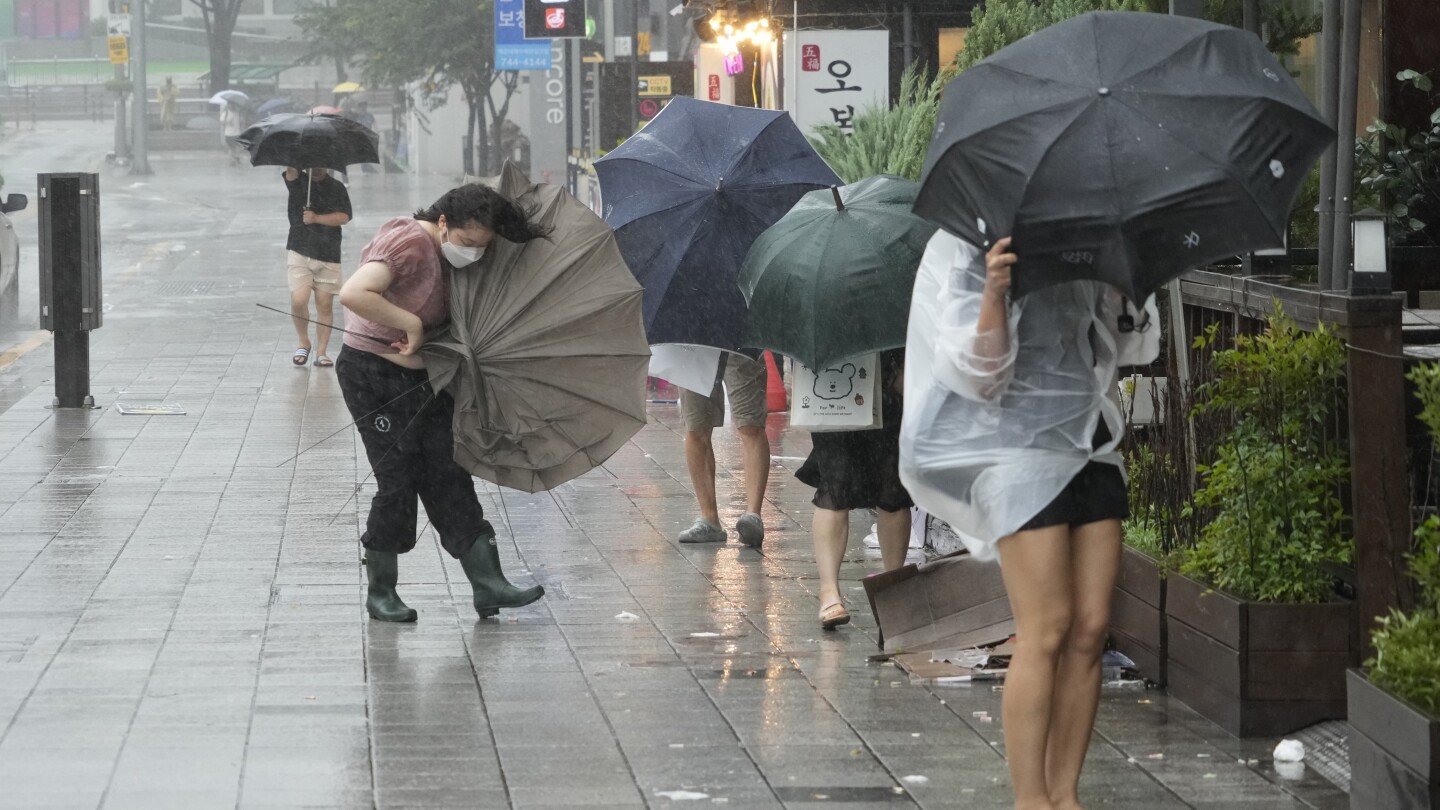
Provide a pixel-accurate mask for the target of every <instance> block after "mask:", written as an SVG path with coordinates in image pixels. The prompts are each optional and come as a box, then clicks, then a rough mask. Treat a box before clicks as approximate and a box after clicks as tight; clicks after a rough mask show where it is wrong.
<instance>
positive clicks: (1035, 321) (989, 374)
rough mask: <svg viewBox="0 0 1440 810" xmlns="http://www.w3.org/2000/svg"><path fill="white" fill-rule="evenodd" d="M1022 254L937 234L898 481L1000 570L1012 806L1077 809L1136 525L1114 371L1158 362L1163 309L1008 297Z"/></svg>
mask: <svg viewBox="0 0 1440 810" xmlns="http://www.w3.org/2000/svg"><path fill="white" fill-rule="evenodd" d="M1009 245H1010V240H1009V239H1008V238H1006V239H1001V240H999V241H998V242H996V243H995V245H994V246H993V247H991V248H990V250H989V252H988V253H987V254H982V253H981V252H980V249H979V248H976V247H975V246H973V245H970V244H968V243H966V242H963V241H962V240H960V239H958V238H957V237H955V236H952V235H950V234H948V233H946V232H945V231H940V232H938V233H936V234H935V236H934V237H933V238H932V239H931V240H930V244H929V246H928V247H927V249H926V252H925V256H924V258H923V259H922V261H921V264H920V270H919V274H918V275H917V277H916V281H915V293H914V298H913V300H912V304H911V310H910V324H909V334H908V340H907V357H906V367H905V417H904V422H903V425H902V427H901V434H900V475H901V480H902V481H904V483H905V486H906V488H907V489H908V490H909V492H910V493H911V495H912V496H913V497H914V499H915V502H916V503H917V504H918V505H919V506H921V507H922V508H924V509H926V510H927V511H929V512H930V513H931V514H934V515H937V516H939V517H940V518H941V519H943V520H945V521H947V522H948V523H949V524H950V525H951V526H952V527H954V528H955V529H956V530H958V532H959V533H960V536H961V538H962V539H963V540H964V542H965V544H966V546H967V547H968V548H969V550H970V552H971V554H972V555H974V556H975V557H976V558H977V559H994V558H996V557H997V556H998V558H999V560H1000V563H1001V570H1002V573H1003V577H1004V581H1005V587H1006V590H1007V592H1008V594H1009V598H1010V604H1011V608H1012V610H1013V611H1014V614H1015V622H1016V628H1017V632H1016V645H1017V647H1016V652H1015V655H1014V657H1013V659H1012V661H1011V667H1010V671H1009V674H1008V675H1007V677H1006V686H1005V695H1004V704H1003V711H1004V723H1005V739H1006V746H1005V747H1006V754H1007V757H1008V759H1009V764H1010V772H1011V777H1012V780H1013V782H1014V788H1015V799H1016V807H1017V808H1020V807H1034V808H1045V809H1046V810H1048V809H1049V808H1077V807H1079V806H1080V805H1079V802H1078V798H1077V786H1078V783H1079V778H1080V768H1081V765H1082V764H1083V762H1084V758H1085V750H1086V748H1087V746H1088V744H1089V739H1090V732H1091V728H1092V726H1093V724H1094V718H1095V709H1096V705H1097V703H1098V701H1099V695H1100V656H1101V653H1102V651H1103V647H1104V641H1105V635H1106V627H1107V625H1108V623H1109V614H1110V597H1111V591H1112V590H1113V588H1114V584H1115V577H1116V572H1117V570H1118V567H1119V559H1120V539H1121V538H1120V521H1121V520H1123V519H1124V518H1126V517H1128V516H1129V508H1128V502H1127V498H1126V488H1125V481H1124V477H1123V474H1122V472H1121V458H1120V454H1119V452H1118V451H1117V450H1116V449H1115V448H1116V446H1117V445H1118V444H1119V441H1120V438H1121V437H1122V435H1123V424H1122V420H1121V416H1120V408H1119V405H1118V403H1117V402H1116V400H1115V397H1116V395H1117V389H1116V381H1117V375H1118V369H1119V367H1120V366H1122V365H1139V364H1144V363H1148V362H1150V361H1152V360H1153V359H1154V358H1155V357H1156V356H1157V354H1158V352H1159V333H1160V329H1159V328H1158V326H1155V327H1154V328H1151V327H1152V325H1157V324H1158V323H1159V317H1158V313H1157V312H1156V310H1155V304H1154V302H1153V299H1152V300H1151V301H1149V302H1147V303H1146V305H1145V307H1144V308H1143V311H1140V312H1136V311H1134V310H1135V308H1134V305H1133V304H1130V303H1129V302H1126V301H1125V300H1124V299H1123V298H1122V296H1121V294H1120V293H1119V292H1118V291H1117V290H1115V289H1114V288H1113V287H1110V286H1109V285H1106V284H1102V283H1100V282H1095V281H1076V282H1071V283H1067V284H1061V285H1057V286H1053V287H1047V288H1043V289H1040V290H1037V291H1035V292H1033V293H1031V294H1029V295H1026V296H1024V297H1021V298H1017V299H1015V300H1009V296H1008V293H1009V287H1010V271H1011V266H1012V265H1014V264H1015V263H1016V261H1017V259H1016V256H1015V254H1013V253H1010V252H1008V251H1009ZM1020 263H1021V265H1022V268H1021V269H1020V270H1019V272H1024V270H1023V259H1022V260H1020ZM1125 316H1128V318H1129V319H1132V320H1133V322H1134V329H1133V330H1132V331H1121V327H1120V324H1121V322H1122V320H1126V318H1125Z"/></svg>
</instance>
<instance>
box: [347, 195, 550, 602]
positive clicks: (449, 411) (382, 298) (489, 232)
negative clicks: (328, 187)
mask: <svg viewBox="0 0 1440 810" xmlns="http://www.w3.org/2000/svg"><path fill="white" fill-rule="evenodd" d="M546 233H547V230H546V229H545V228H542V227H540V226H537V225H535V224H533V223H531V222H530V221H529V217H528V215H527V212H526V211H525V210H524V209H523V208H521V207H520V206H519V205H517V204H516V203H515V202H513V201H511V200H510V199H509V198H507V197H505V196H504V195H502V194H500V193H499V192H498V191H496V190H494V189H492V188H489V187H486V186H482V185H479V184H470V185H464V186H460V187H459V188H455V189H451V190H450V191H448V192H446V193H445V194H444V195H442V196H441V197H440V199H438V200H436V201H435V202H434V204H432V205H430V206H428V207H426V208H424V209H422V210H420V211H417V212H416V213H415V214H414V216H413V217H400V218H396V219H392V220H390V221H389V222H386V223H385V224H383V225H381V226H380V229H379V231H377V232H376V234H375V237H374V238H373V239H371V240H370V243H369V244H367V245H366V246H365V248H364V250H363V251H362V252H361V254H360V269H358V270H356V271H355V273H354V274H353V275H351V276H350V278H349V279H347V280H346V281H345V284H344V286H342V287H341V288H340V303H341V304H342V305H344V307H345V308H346V309H347V310H348V311H349V316H348V317H347V318H346V325H347V327H348V329H347V331H346V333H345V339H344V346H343V348H342V349H341V352H340V357H339V360H338V361H337V363H336V374H337V377H338V378H339V381H340V391H341V393H342V394H343V395H344V397H345V404H346V406H347V407H348V408H349V409H350V413H351V415H353V416H354V417H355V419H356V426H357V427H358V428H359V430H360V438H361V440H362V441H363V442H364V444H365V454H366V456H367V457H369V459H370V467H371V469H373V470H374V473H375V482H376V485H377V487H378V491H377V492H376V493H375V497H374V499H373V500H372V501H371V504H370V515H369V518H368V519H367V521H366V526H365V534H364V535H363V536H362V537H361V544H362V545H363V546H364V547H365V559H366V573H367V577H368V580H369V588H368V591H367V595H366V601H365V607H366V609H367V610H368V611H369V613H370V616H371V617H372V618H375V619H377V620H380V621H387V622H412V621H415V619H416V613H415V611H414V610H413V609H411V608H409V607H408V606H406V604H405V603H404V601H402V600H401V598H400V596H399V594H398V593H396V584H397V582H398V580H399V555H401V554H403V553H405V552H407V551H409V550H410V549H412V548H414V547H415V541H416V535H415V521H416V517H417V504H416V498H417V497H418V498H419V499H420V500H421V501H423V502H424V503H425V513H426V515H427V516H428V517H429V519H430V523H431V524H432V525H434V527H435V530H436V531H437V532H438V533H439V535H440V543H441V545H442V546H443V547H444V548H445V550H446V551H447V552H449V554H450V555H451V556H453V557H455V558H456V559H458V560H459V561H460V564H461V566H462V567H463V568H464V570H465V576H466V577H467V578H468V579H469V580H470V584H471V586H472V587H473V589H474V592H475V600H474V603H475V609H476V611H477V612H478V613H479V614H480V616H481V617H482V618H483V617H485V616H490V615H494V614H495V613H497V612H498V611H499V610H500V609H501V608H515V607H521V606H524V605H528V604H530V603H531V602H534V601H535V600H537V599H539V598H540V597H541V596H544V595H545V589H544V588H543V587H541V586H538V585H536V586H533V587H530V588H517V587H515V586H514V585H512V584H510V582H509V581H508V580H506V579H505V575H504V574H503V573H502V572H501V570H500V555H499V551H498V549H497V548H496V539H495V530H494V528H493V527H492V526H491V525H490V523H489V522H488V521H486V520H485V513H484V510H483V509H482V508H481V506H480V501H479V499H478V498H477V497H476V495H475V483H474V480H473V479H472V478H471V477H470V472H469V471H467V470H466V469H465V468H463V467H461V466H460V465H459V464H457V463H456V462H455V460H454V447H455V439H454V433H453V427H452V420H453V417H454V400H453V399H452V397H451V395H450V394H449V393H448V392H445V391H436V390H435V389H434V388H433V387H432V385H431V382H430V378H429V376H428V373H427V371H426V369H425V359H424V358H423V357H422V356H421V355H420V354H419V351H420V348H421V346H423V345H424V344H425V336H426V333H427V332H430V331H432V330H435V329H438V328H439V327H441V326H443V325H444V324H445V323H446V322H447V321H448V320H449V319H450V308H449V301H448V290H447V285H446V277H445V268H446V267H449V268H451V269H452V270H453V271H454V272H457V273H465V272H472V273H473V272H479V271H478V270H477V269H475V265H476V263H477V262H479V261H480V258H481V257H482V256H483V255H484V254H485V251H486V249H487V248H489V247H490V246H491V243H492V242H493V241H494V240H495V238H496V237H497V236H498V237H501V238H503V239H505V240H507V241H509V242H514V243H525V242H529V241H531V240H533V239H537V238H540V237H543V236H545V235H546Z"/></svg>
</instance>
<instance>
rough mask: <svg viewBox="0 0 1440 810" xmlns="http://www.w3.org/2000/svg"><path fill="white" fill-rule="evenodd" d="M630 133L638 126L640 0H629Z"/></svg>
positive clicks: (633, 132)
mask: <svg viewBox="0 0 1440 810" xmlns="http://www.w3.org/2000/svg"><path fill="white" fill-rule="evenodd" d="M629 95H630V134H632V135H633V134H635V131H636V130H637V129H639V128H640V0H630V93H629Z"/></svg>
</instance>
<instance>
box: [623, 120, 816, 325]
mask: <svg viewBox="0 0 1440 810" xmlns="http://www.w3.org/2000/svg"><path fill="white" fill-rule="evenodd" d="M595 173H596V175H597V176H598V177H599V179H600V188H601V193H602V195H603V198H604V201H605V221H606V222H608V223H609V224H610V226H611V227H613V228H614V229H615V237H616V239H617V240H618V241H619V243H620V252H621V254H622V255H624V257H625V262H626V263H627V264H628V265H629V266H630V270H631V272H633V273H634V274H635V277H636V278H637V279H638V280H639V281H640V283H641V285H643V286H644V287H645V332H646V335H647V337H648V338H649V340H650V342H651V343H692V344H698V345H702V346H715V347H717V348H721V349H736V348H739V346H740V345H741V334H740V333H741V330H742V329H743V327H744V323H745V299H744V298H742V297H741V295H740V288H739V287H738V286H737V281H738V279H739V276H740V265H741V263H742V262H743V261H744V260H745V253H746V252H747V251H748V250H749V249H750V245H751V244H752V243H754V241H755V238H756V237H758V236H759V235H760V234H761V232H763V231H764V230H765V229H766V228H768V227H770V226H771V225H774V224H775V223H776V222H777V221H779V219H780V217H782V216H784V215H785V212H786V211H789V210H790V207H791V206H793V205H794V204H795V203H796V202H798V201H799V200H800V198H801V197H802V196H803V195H804V194H805V193H806V192H807V191H814V190H815V189H818V188H826V187H828V186H831V185H834V184H836V183H839V182H840V178H838V177H836V176H835V172H833V171H831V169H830V167H829V166H827V165H825V161H823V160H821V159H820V156H819V155H818V154H816V153H815V149H814V148H813V147H811V146H810V143H809V142H808V141H806V140H805V136H804V135H802V134H801V133H800V130H799V129H798V128H796V126H795V123H794V122H793V121H791V119H790V116H789V115H787V114H786V113H784V112H780V111H776V110H759V109H754V108H748V107H735V106H731V105H729V104H716V103H713V102H709V101H696V100H695V99H690V98H684V97H677V98H675V99H673V100H671V101H670V103H669V104H668V105H666V107H665V109H664V110H662V111H661V112H660V114H659V115H657V116H655V118H654V120H652V121H651V122H650V123H648V124H646V125H645V128H644V129H642V130H640V131H639V132H637V133H636V134H635V135H633V136H631V137H630V139H629V140H627V141H625V142H624V143H623V144H621V145H620V146H619V147H618V148H616V149H615V150H614V151H612V152H610V153H609V154H608V155H606V156H605V157H603V158H601V159H600V160H598V161H596V163H595Z"/></svg>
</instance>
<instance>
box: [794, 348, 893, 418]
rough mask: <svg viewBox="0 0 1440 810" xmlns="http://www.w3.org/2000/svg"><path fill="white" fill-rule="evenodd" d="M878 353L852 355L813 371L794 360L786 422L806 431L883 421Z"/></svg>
mask: <svg viewBox="0 0 1440 810" xmlns="http://www.w3.org/2000/svg"><path fill="white" fill-rule="evenodd" d="M879 377H880V355H879V354H867V355H861V356H860V357H853V358H851V359H849V360H844V361H841V362H839V363H832V364H830V366H829V367H827V368H824V369H821V370H819V371H815V370H812V369H809V368H806V367H805V366H803V365H801V364H800V363H795V380H794V382H793V384H792V387H791V395H790V425H791V426H792V427H798V428H804V429H805V430H810V431H826V430H872V429H876V428H879V427H880V426H881V425H882V424H883V423H884V417H885V414H884V412H883V410H882V408H881V406H880V380H879Z"/></svg>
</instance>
